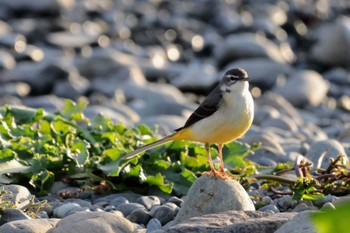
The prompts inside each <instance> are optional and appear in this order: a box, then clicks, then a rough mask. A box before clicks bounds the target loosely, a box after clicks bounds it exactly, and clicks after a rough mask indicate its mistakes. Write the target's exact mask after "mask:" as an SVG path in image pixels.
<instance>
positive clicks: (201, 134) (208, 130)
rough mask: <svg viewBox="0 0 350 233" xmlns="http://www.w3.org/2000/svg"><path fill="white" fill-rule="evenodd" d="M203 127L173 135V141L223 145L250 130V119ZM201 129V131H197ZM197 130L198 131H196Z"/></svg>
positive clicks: (189, 128)
mask: <svg viewBox="0 0 350 233" xmlns="http://www.w3.org/2000/svg"><path fill="white" fill-rule="evenodd" d="M202 124H203V126H198V124H197V125H196V126H197V127H194V126H191V127H188V128H185V129H183V130H181V131H179V132H178V133H176V134H174V136H173V137H172V139H173V140H189V141H196V142H203V143H209V144H225V143H228V142H231V141H233V140H235V139H237V138H240V137H242V136H243V135H244V134H245V133H246V132H247V131H248V129H249V128H250V126H251V124H252V119H250V118H245V117H244V118H241V119H240V120H236V121H234V122H230V121H226V122H222V123H221V122H216V123H215V122H213V123H210V124H208V125H205V124H206V123H205V122H204V123H202ZM199 128H202V129H199ZM198 129H199V130H198Z"/></svg>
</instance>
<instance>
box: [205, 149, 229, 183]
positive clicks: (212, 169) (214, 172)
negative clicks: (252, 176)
mask: <svg viewBox="0 0 350 233" xmlns="http://www.w3.org/2000/svg"><path fill="white" fill-rule="evenodd" d="M205 150H206V151H207V155H208V163H209V166H210V172H204V173H203V174H207V175H209V174H212V175H214V176H215V177H219V178H221V179H227V178H228V176H227V174H221V172H217V171H216V170H215V168H214V164H213V160H212V159H211V155H210V145H209V144H208V143H206V144H205Z"/></svg>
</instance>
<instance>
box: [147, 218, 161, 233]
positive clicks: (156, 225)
mask: <svg viewBox="0 0 350 233" xmlns="http://www.w3.org/2000/svg"><path fill="white" fill-rule="evenodd" d="M161 228H162V224H161V223H160V221H159V220H158V219H157V218H152V219H151V220H149V222H148V224H147V233H154V232H155V231H157V230H160V229H161Z"/></svg>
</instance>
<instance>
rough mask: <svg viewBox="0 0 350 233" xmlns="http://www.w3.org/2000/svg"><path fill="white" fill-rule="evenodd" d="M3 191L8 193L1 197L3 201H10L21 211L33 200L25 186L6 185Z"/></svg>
mask: <svg viewBox="0 0 350 233" xmlns="http://www.w3.org/2000/svg"><path fill="white" fill-rule="evenodd" d="M3 189H4V191H5V192H6V193H5V194H4V195H3V196H2V197H1V200H2V201H9V202H11V203H12V204H13V205H15V206H16V207H17V208H19V209H22V208H24V207H26V206H27V205H28V204H29V203H30V200H31V199H32V194H31V193H30V192H29V190H28V189H27V188H26V187H24V186H21V185H16V184H10V185H4V186H3Z"/></svg>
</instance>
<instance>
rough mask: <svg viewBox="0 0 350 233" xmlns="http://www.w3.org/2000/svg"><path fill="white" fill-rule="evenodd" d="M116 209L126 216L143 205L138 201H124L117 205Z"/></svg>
mask: <svg viewBox="0 0 350 233" xmlns="http://www.w3.org/2000/svg"><path fill="white" fill-rule="evenodd" d="M116 209H117V210H119V211H120V212H122V213H123V215H124V216H128V215H129V214H131V212H133V211H134V210H136V209H145V207H144V206H143V205H141V204H138V203H124V204H120V205H118V206H117V208H116Z"/></svg>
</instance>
